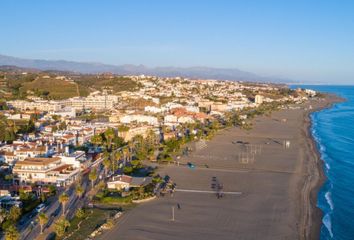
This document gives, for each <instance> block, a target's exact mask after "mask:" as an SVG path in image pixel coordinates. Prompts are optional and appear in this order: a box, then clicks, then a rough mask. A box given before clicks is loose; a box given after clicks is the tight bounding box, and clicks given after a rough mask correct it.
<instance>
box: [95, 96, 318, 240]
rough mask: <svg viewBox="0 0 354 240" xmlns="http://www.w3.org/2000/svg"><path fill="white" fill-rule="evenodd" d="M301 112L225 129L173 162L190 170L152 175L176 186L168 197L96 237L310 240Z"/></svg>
mask: <svg viewBox="0 0 354 240" xmlns="http://www.w3.org/2000/svg"><path fill="white" fill-rule="evenodd" d="M312 104H314V103H312ZM321 104H322V103H321ZM303 108H306V106H305V107H303ZM303 108H302V109H293V110H282V111H279V112H275V113H273V114H272V115H271V116H263V117H259V118H257V119H255V121H254V125H253V129H252V130H250V131H245V130H241V129H238V128H231V129H227V130H224V131H223V132H220V133H219V134H218V135H217V136H215V137H214V138H213V139H212V140H211V141H209V142H206V144H205V145H206V146H203V147H202V148H198V145H196V149H195V151H193V153H192V154H191V155H190V156H188V157H184V158H182V159H181V160H180V161H181V163H187V162H192V163H193V164H195V166H196V167H195V168H193V169H191V168H188V167H186V166H185V165H182V164H181V165H180V166H176V165H169V166H166V167H163V168H161V169H160V173H161V174H163V175H164V174H167V175H169V176H170V177H171V178H172V179H173V181H174V182H175V183H176V184H177V190H176V192H175V193H174V194H172V195H166V196H165V197H161V198H159V199H157V200H154V201H151V202H148V203H145V204H142V205H139V206H138V207H137V208H135V209H133V210H131V211H128V212H127V213H126V214H125V215H124V217H123V218H122V219H120V222H119V223H118V224H117V225H116V226H115V227H114V228H113V230H111V231H108V232H106V233H104V234H103V235H102V236H101V237H100V238H99V239H114V238H115V237H118V236H119V239H161V240H162V239H201V240H202V239H203V240H205V239H230V240H231V239H232V240H234V239H305V235H307V236H314V235H313V234H316V232H314V233H311V232H308V231H309V228H310V227H312V229H315V231H316V225H318V222H315V223H314V222H313V221H312V218H309V217H308V216H310V215H309V214H310V213H313V212H312V211H313V208H312V207H311V206H310V205H309V203H310V191H311V189H312V188H313V187H314V185H316V182H315V183H313V182H311V181H313V180H316V179H317V180H318V178H319V174H318V169H316V167H317V159H316V155H315V154H314V152H313V149H312V148H311V147H310V146H309V142H310V141H309V139H308V137H307V135H306V128H307V125H306V124H304V122H305V121H304V119H305V116H306V115H305V112H306V111H305V110H303ZM287 141H288V144H286V142H287ZM286 145H288V146H286ZM250 146H254V147H250ZM310 163H311V164H310ZM215 178H217V179H218V181H220V183H222V186H223V189H222V192H223V193H224V194H223V196H222V197H221V198H218V197H217V196H216V194H215V189H213V188H212V184H213V179H215ZM309 179H311V181H308V180H309ZM172 209H173V210H172ZM171 219H174V221H172V220H171Z"/></svg>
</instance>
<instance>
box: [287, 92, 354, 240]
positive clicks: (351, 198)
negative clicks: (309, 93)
mask: <svg viewBox="0 0 354 240" xmlns="http://www.w3.org/2000/svg"><path fill="white" fill-rule="evenodd" d="M292 87H298V86H292ZM300 87H302V88H308V89H313V90H316V91H321V92H328V93H334V94H336V95H338V96H340V97H343V98H345V102H342V103H338V104H335V105H334V106H332V107H331V108H328V109H324V110H321V111H318V112H314V113H312V114H311V119H312V127H311V130H312V134H313V136H314V139H315V140H316V142H317V147H318V149H319V151H320V153H321V157H322V160H323V161H324V164H323V170H324V173H325V175H326V176H327V179H326V182H325V183H324V185H323V186H322V188H321V189H320V191H319V193H318V201H317V205H318V207H319V208H320V209H321V210H322V212H323V218H322V227H321V240H327V239H328V240H329V239H338V240H354V86H300Z"/></svg>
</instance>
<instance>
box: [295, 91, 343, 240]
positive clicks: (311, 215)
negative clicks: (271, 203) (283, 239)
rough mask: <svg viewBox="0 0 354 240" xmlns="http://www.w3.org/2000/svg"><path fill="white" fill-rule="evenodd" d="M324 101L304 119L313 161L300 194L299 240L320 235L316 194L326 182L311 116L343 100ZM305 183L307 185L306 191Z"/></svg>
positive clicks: (318, 237)
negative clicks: (301, 198) (301, 202)
mask: <svg viewBox="0 0 354 240" xmlns="http://www.w3.org/2000/svg"><path fill="white" fill-rule="evenodd" d="M325 101H326V103H325V105H323V106H318V107H317V108H315V109H313V110H312V111H309V112H307V113H306V114H305V117H304V126H303V127H304V129H303V134H304V136H305V138H306V140H307V142H308V148H309V151H311V152H312V153H313V159H312V161H310V162H309V164H308V166H307V171H308V175H307V177H308V180H309V181H308V182H305V185H304V189H303V190H304V191H303V192H302V197H303V198H304V199H303V200H304V202H303V204H302V213H303V216H302V225H301V226H300V237H301V239H320V234H321V227H322V218H323V212H322V210H321V209H320V208H318V207H317V201H318V193H319V191H320V189H321V187H322V186H323V184H324V183H325V182H326V179H327V177H326V175H325V173H324V170H323V168H324V162H323V159H322V158H321V153H320V151H319V149H318V143H317V142H316V139H315V138H314V136H313V134H312V126H313V121H312V119H311V115H312V114H314V113H316V112H320V111H323V110H325V109H328V108H331V107H333V105H334V104H336V103H339V102H342V101H343V99H342V98H340V97H338V96H335V95H330V94H326V98H325ZM311 162H312V163H311ZM306 183H307V184H309V186H308V187H309V188H308V189H307V186H306ZM307 203H309V207H308V208H306V205H307Z"/></svg>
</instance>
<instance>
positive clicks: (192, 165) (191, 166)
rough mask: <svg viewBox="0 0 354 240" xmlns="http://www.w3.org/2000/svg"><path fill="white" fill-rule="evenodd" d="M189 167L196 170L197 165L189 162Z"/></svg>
mask: <svg viewBox="0 0 354 240" xmlns="http://www.w3.org/2000/svg"><path fill="white" fill-rule="evenodd" d="M187 165H188V167H189V168H195V165H194V164H193V163H191V162H188V163H187Z"/></svg>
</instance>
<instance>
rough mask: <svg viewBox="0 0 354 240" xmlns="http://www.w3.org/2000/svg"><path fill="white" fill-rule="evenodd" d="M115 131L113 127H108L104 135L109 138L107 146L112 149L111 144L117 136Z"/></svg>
mask: <svg viewBox="0 0 354 240" xmlns="http://www.w3.org/2000/svg"><path fill="white" fill-rule="evenodd" d="M115 135H116V134H115V132H114V130H113V128H108V129H107V130H106V131H105V132H104V136H105V138H106V140H107V148H108V149H111V146H112V140H113V139H114V137H115Z"/></svg>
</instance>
